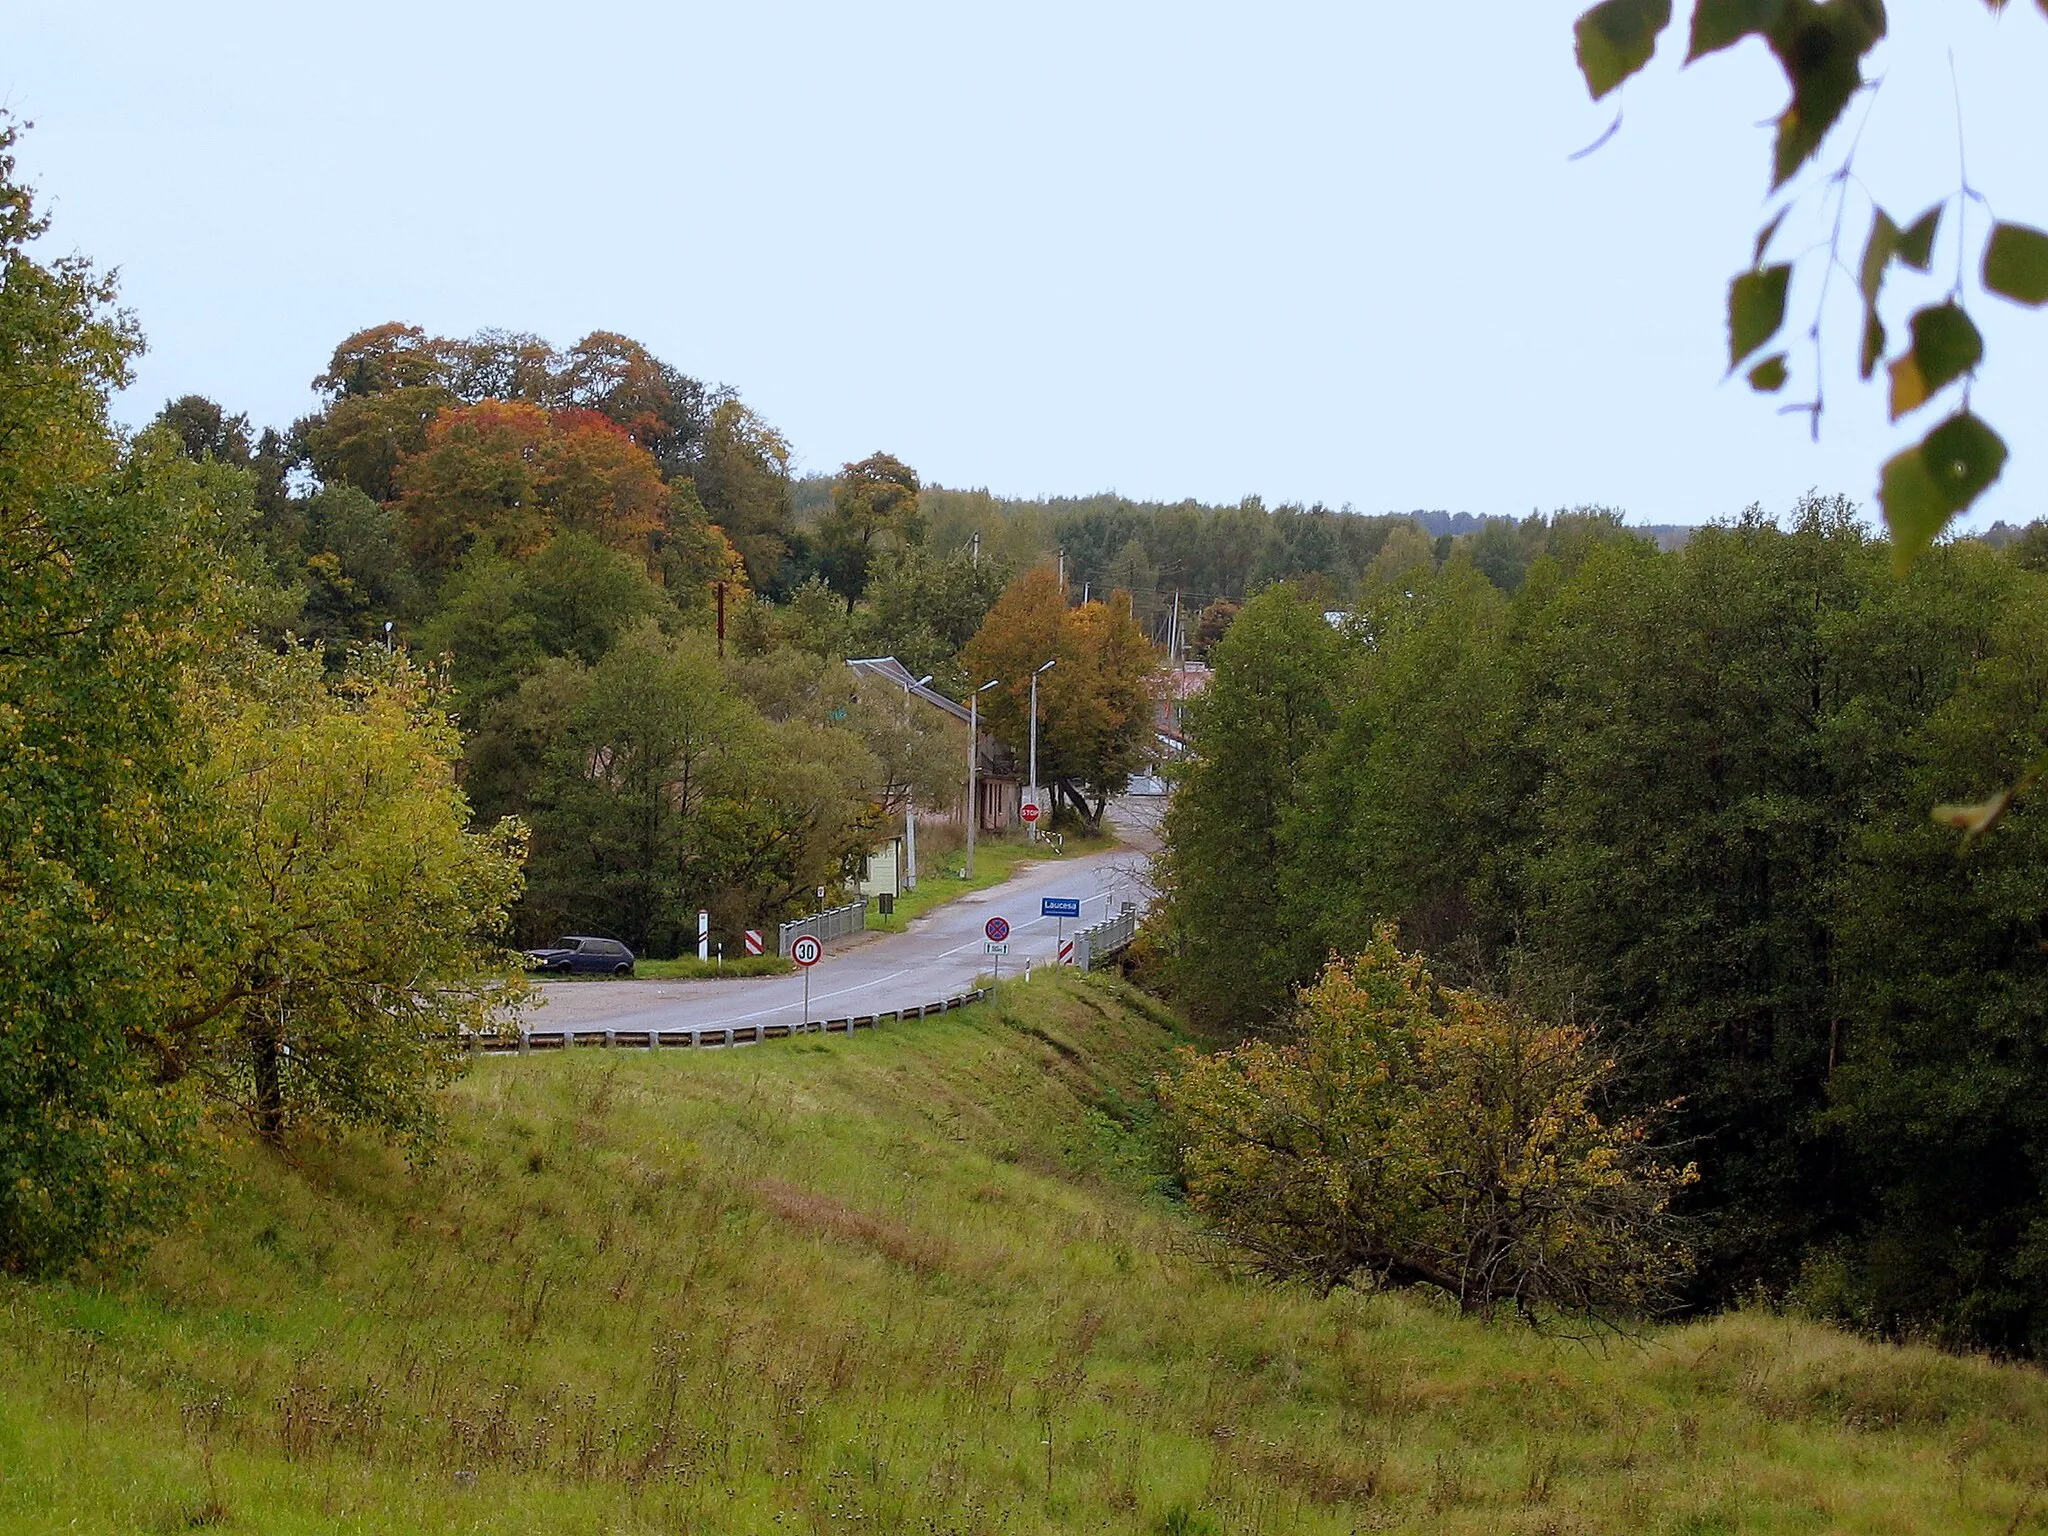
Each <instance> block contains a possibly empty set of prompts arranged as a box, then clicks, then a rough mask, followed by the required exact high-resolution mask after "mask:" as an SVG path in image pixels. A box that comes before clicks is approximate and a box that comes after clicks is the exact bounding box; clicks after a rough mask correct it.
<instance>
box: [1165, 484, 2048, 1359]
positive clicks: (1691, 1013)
mask: <svg viewBox="0 0 2048 1536" xmlns="http://www.w3.org/2000/svg"><path fill="white" fill-rule="evenodd" d="M2041 545H2042V541H2041V540H2040V539H2038V538H2035V537H2031V536H2030V537H2025V538H2021V539H2018V540H2016V541H2013V542H2011V543H2010V544H2008V546H2007V547H2006V548H2005V549H2003V550H1994V549H1993V548H1991V547H1989V546H1988V545H1986V544H1984V543H1982V542H1976V541H1969V542H1958V543H1954V544H1950V545H1946V546H1942V547H1939V548H1937V549H1935V550H1934V551H1932V552H1931V553H1929V554H1927V555H1926V556H1924V557H1923V558H1922V559H1921V560H1920V561H1919V562H1918V563H1917V564H1916V565H1915V566H1914V567H1913V568H1912V569H1911V571H1910V573H1908V574H1906V575H1904V576H1900V575H1898V574H1896V573H1895V570H1894V564H1893V555H1892V551H1891V549H1890V548H1889V546H1887V545H1886V544H1884V543H1883V542H1882V541H1879V540H1875V539H1873V538H1872V537H1870V536H1869V535H1868V533H1867V532H1866V531H1865V530H1864V528H1863V527H1862V526H1861V525H1860V524H1859V523H1858V521H1857V520H1856V519H1855V517H1854V516H1853V509H1852V508H1850V507H1849V506H1848V505H1846V504H1845V503H1843V502H1841V501H1838V500H1837V501H1827V500H1814V501H1809V502H1808V503H1806V504H1804V505H1803V506H1802V508H1801V509H1800V511H1799V514H1798V516H1797V517H1796V518H1795V519H1793V520H1792V522H1791V524H1790V525H1789V526H1787V527H1784V528H1780V527H1779V526H1777V525H1775V524H1773V523H1771V522H1769V521H1767V520H1764V519H1762V518H1761V517H1758V516H1755V515H1752V516H1750V517H1747V518H1745V519H1743V520H1741V521H1740V522H1737V523H1735V524H1733V525H1730V526H1723V527H1716V528H1710V529H1705V530H1702V531H1701V532H1699V533H1698V534H1697V535H1696V536H1695V537H1694V538H1693V539H1692V540H1691V541H1690V542H1689V543H1688V544H1687V546H1686V547H1685V548H1684V549H1683V550H1682V551H1681V552H1678V553H1672V554H1663V553H1659V552H1658V551H1657V550H1656V549H1654V548H1653V547H1651V546H1650V545H1648V544H1646V543H1645V542H1643V541H1641V540H1638V539H1635V538H1630V537H1626V536H1622V535H1620V534H1619V532H1618V531H1610V536H1604V537H1589V538H1584V539H1580V540H1577V541H1566V542H1565V543H1564V544H1562V545H1560V546H1559V547H1556V548H1554V549H1552V550H1551V551H1548V552H1546V553H1545V554H1543V555H1542V556H1541V557H1540V558H1538V559H1537V560H1535V561H1534V562H1533V563H1532V564H1531V565H1530V566H1529V567H1528V568H1527V569H1526V571H1525V572H1524V574H1523V576H1522V578H1521V579H1520V580H1519V581H1516V582H1514V583H1512V584H1510V585H1511V586H1512V590H1504V588H1503V584H1502V583H1500V582H1498V581H1497V580H1495V579H1490V578H1489V576H1488V574H1487V573H1486V572H1485V571H1484V570H1483V569H1482V567H1481V564H1480V561H1479V559H1478V558H1477V556H1478V550H1477V548H1476V546H1475V547H1474V548H1472V549H1470V550H1469V551H1465V552H1461V553H1460V554H1458V555H1457V556H1456V557H1454V558H1452V559H1451V560H1449V561H1448V562H1447V563H1446V564H1444V565H1443V566H1442V567H1441V568H1440V569H1437V570H1433V571H1431V570H1423V569H1421V568H1417V569H1416V570H1415V571H1413V572H1411V573H1410V574H1409V575H1408V576H1406V577H1404V579H1403V580H1402V581H1400V582H1397V583H1382V584H1378V585H1377V586H1375V587H1374V588H1373V589H1372V590H1371V591H1369V592H1367V593H1366V594H1365V598H1364V601H1363V602H1361V604H1360V606H1359V608H1358V610H1357V612H1356V614H1355V616H1354V617H1353V618H1352V619H1351V620H1350V621H1348V622H1346V623H1344V624H1342V625H1340V626H1333V625H1332V624H1331V623H1330V622H1328V621H1326V618H1325V615H1324V612H1323V610H1322V606H1321V603H1320V600H1319V599H1314V598H1305V597H1304V596H1303V594H1301V593H1300V592H1298V591H1296V590H1295V589H1293V588H1291V587H1289V586H1286V585H1276V586H1272V587H1269V588H1267V589H1265V590H1264V591H1262V592H1260V593H1259V594H1258V595H1256V596H1255V597H1254V598H1253V599H1252V601H1251V602H1250V604H1249V605H1248V606H1247V607H1246V608H1245V610H1244V612H1243V613H1242V615H1241V616H1240V617H1239V618H1238V619H1237V621H1236V623H1235V624H1234V625H1233V626H1232V627H1231V629H1230V631H1229V633H1228V634H1227V636H1225V637H1224V639H1223V640H1222V641H1221V643H1220V644H1218V645H1217V646H1216V648H1215V651H1214V665H1215V669H1216V670H1215V678H1214V682H1213V685H1212V686H1211V688H1210V690H1209V692H1208V694H1207V696H1206V697H1205V698H1203V699H1202V700H1200V701H1199V702H1198V703H1197V704H1196V705H1195V706H1194V707H1193V709H1192V711H1191V721H1190V729H1191V732H1192V739H1193V743H1194V751H1193V754H1192V757H1191V759H1190V760H1189V762H1188V763H1187V764H1186V766H1185V768H1184V770H1183V775H1182V780H1181V783H1180V786H1179V789H1178V791H1177V794H1176V797H1175V800H1174V802H1173V806H1172V809H1171V812H1170V815H1169V818H1168V851H1167V855H1166V858H1165V860H1164V865H1163V877H1162V878H1163V888H1164V891H1165V902H1164V904H1163V908H1162V910H1161V912H1160V914H1159V916H1158V919H1157V921H1156V924H1155V928H1154V943H1155V946H1156V949H1155V955H1156V964H1157V966H1158V969H1159V972H1160V974H1161V975H1162V977H1163V978H1164V979H1165V981H1166V983H1167V984H1168V985H1169V986H1170V988H1171V990H1172V991H1173V993H1174V995H1175V996H1176V997H1177V998H1178V999H1179V1000H1180V1001H1181V1003H1182V1004H1183V1005H1184V1006H1185V1007H1186V1008H1187V1009H1188V1010H1190V1011H1191V1012H1192V1013H1194V1014H1196V1015H1198V1016H1200V1017H1201V1018H1202V1019H1203V1020H1204V1021H1205V1022H1207V1023H1208V1024H1209V1025H1210V1026H1212V1027H1214V1028H1218V1029H1221V1030H1224V1031H1228V1032H1252V1033H1255V1034H1256V1033H1260V1032H1263V1031H1267V1030H1278V1031H1279V1032H1280V1033H1281V1034H1283V1035H1284V1034H1285V1033H1286V1028H1285V1021H1286V1019H1287V1018H1288V1016H1289V1014H1290V1011H1291V1009H1292V1007H1293V1004H1294V997H1295V992H1296V989H1297V988H1299V987H1302V986H1305V985H1307V984H1308V983H1310V982H1311V981H1313V980H1314V979H1315V978H1316V977H1317V975H1318V973H1319V972H1320V971H1321V969H1322V967H1323V965H1324V962H1325V960H1326V959H1327V957H1328V956H1330V955H1331V954H1333V953H1337V954H1352V953H1355V952H1357V951H1358V950H1359V949H1360V948H1361V947H1362V946H1363V945H1364V943H1365V941H1366V938H1367V937H1368V936H1369V935H1370V934H1371V933H1372V932H1373V929H1374V925H1375V924H1376V923H1378V922H1381V921H1389V920H1390V921H1393V922H1395V923H1397V924H1398V927H1399V932H1400V935H1401V939H1402V942H1403V943H1404V945H1406V946H1407V947H1409V948H1412V949H1416V950H1419V951H1423V952H1426V953H1427V954H1428V956H1429V957H1430V963H1431V964H1432V966H1433V967H1434V968H1435V970H1436V971H1437V972H1438V973H1439V974H1442V975H1444V976H1446V977H1448V978H1451V979H1452V980H1455V981H1457V982H1459V983H1461V984H1463V985H1468V986H1477V987H1479V988H1480V989H1481V990H1482V991H1485V992H1487V993H1489V994H1491V995H1503V996H1507V997H1509V998H1511V999H1514V1000H1515V1001H1516V1002H1517V1005H1518V1006H1520V1007H1523V1008H1526V1009H1528V1010H1530V1011H1532V1012H1533V1013H1534V1014H1535V1015H1536V1016H1538V1017H1543V1018H1551V1019H1571V1020H1575V1021H1576V1022H1577V1023H1578V1024H1579V1025H1582V1026H1589V1027H1592V1028H1594V1029H1595V1030H1596V1031H1597V1033H1598V1036H1599V1038H1600V1040H1601V1042H1602V1048H1603V1049H1604V1050H1606V1051H1607V1052H1609V1053H1611V1054H1612V1055H1613V1056H1614V1058H1615V1060H1616V1062H1617V1069H1616V1073H1615V1075H1614V1077H1613V1078H1612V1079H1611V1080H1610V1082H1609V1083H1608V1085H1607V1087H1606V1089H1605V1092H1606V1094H1607V1096H1608V1102H1609V1103H1610V1106H1611V1107H1612V1108H1613V1109H1614V1111H1615V1112H1616V1113H1619V1114H1632V1115H1649V1116H1652V1117H1653V1118H1655V1119H1657V1120H1658V1121H1659V1124H1660V1127H1661V1128H1660V1131H1659V1134H1660V1135H1661V1136H1662V1137H1664V1138H1665V1140H1666V1144H1667V1145H1668V1146H1669V1147H1671V1148H1672V1149H1674V1151H1676V1152H1677V1153H1678V1154H1680V1155H1682V1156H1683V1157H1684V1158H1685V1159H1687V1160H1691V1161H1695V1162H1696V1163H1697V1166H1698V1170H1699V1175H1700V1176H1699V1179H1698V1182H1697V1183H1695V1184H1693V1185H1691V1186H1690V1187H1688V1188H1686V1189H1684V1190H1683V1191H1682V1192H1681V1193H1680V1194H1679V1196H1678V1199H1677V1209H1678V1210H1679V1211H1680V1212H1681V1213H1682V1214H1683V1215H1684V1216H1685V1217H1686V1218H1687V1220H1688V1221H1689V1223H1690V1224H1691V1229H1692V1243H1693V1247H1694V1249H1695V1251H1696V1254H1697V1258H1698V1261H1699V1264H1698V1269H1697V1272H1696V1274H1695V1276H1694V1278H1693V1280H1692V1282H1691V1285H1692V1291H1691V1296H1692V1300H1693V1301H1694V1302H1695V1303H1698V1304H1708V1305H1711V1304H1725V1303H1732V1302H1735V1301H1738V1300H1740V1299H1742V1298H1744V1297H1746V1296H1748V1295H1750V1294H1752V1293H1753V1292H1755V1291H1757V1290H1758V1289H1759V1288H1761V1290H1762V1291H1763V1292H1765V1293H1767V1294H1770V1295H1775V1296H1779V1297H1783V1296H1787V1295H1792V1296H1796V1297H1798V1298H1800V1299H1802V1300H1803V1301H1804V1302H1805V1303H1806V1304H1808V1305H1811V1306H1813V1307H1815V1308H1817V1309H1819V1310H1822V1311H1824V1312H1827V1313H1829V1314H1831V1315H1835V1316H1839V1317H1843V1318H1845V1319H1849V1320H1851V1321H1854V1322H1856V1323H1858V1324H1861V1325H1866V1326H1873V1327H1878V1328H1883V1329H1887V1330H1892V1331H1896V1332H1922V1333H1928V1334H1932V1335H1936V1336H1939V1337H1941V1338H1943V1339H1946V1340H1948V1341H1950V1342H1955V1343H1968V1344H1977V1345H1985V1346H1990V1347H1993V1348H1997V1349H2001V1350H2007V1351H2014V1352H2023V1353H2031V1354H2035V1355H2039V1354H2041V1353H2043V1352H2044V1351H2048V1283H2044V1282H2048V1033H2044V1030H2043V1020H2044V1019H2048V945H2044V940H2048V861H2044V853H2048V847H2044V841H2043V839H2044V833H2043V823H2042V821H2041V819H2040V815H2039V812H2038V811H2037V810H2036V809H2034V808H2033V807H2031V806H2030V805H2029V804H2028V803H2027V802H2025V801H2022V803H2021V804H2020V806H2019V807H2018V808H2017V809H2016V810H2015V811H2014V812H2013V813H2012V814H2011V815H2010V816H2009V817H2008V818H2007V819H2006V820H2005V821H2004V822H2003V823H2001V824H2000V825H1999V826H1997V827H1996V828H1994V829H1993V830H1992V832H1991V833H1990V834H1988V835H1986V836H1985V837H1983V838H1982V839H1980V840H1979V841H1977V842H1976V843H1975V844H1973V845H1971V846H1970V847H1968V848H1967V849H1966V850H1960V849H1959V839H1958V836H1957V834H1956V832H1955V831H1954V830H1953V829H1952V828H1949V827H1946V826H1942V825H1937V824H1936V823H1935V822H1934V821H1933V820H1932V819H1931V818H1930V815H1929V811H1930V808H1931V807H1932V806H1934V805H1935V804H1936V803H1937V802H1942V801H1959V800H1971V799H1975V798H1977V797H1978V796H1981V795H1982V794H1984V793H1985V792H1987V791H1988V790H1990V789H1993V788H1996V787H1997V786H1998V785H2001V784H2006V783H2010V782H2012V781H2013V779H2014V778H2015V776H2016V775H2017V774H2018V773H2019V772H2020V770H2021V769H2022V768H2023V767H2024V766H2025V764H2026V763H2028V762H2029V761H2030V760H2031V759H2032V758H2034V757H2035V756H2036V755H2037V754H2038V753H2039V752H2040V751H2041V749H2042V746H2043V730H2044V716H2043V704H2044V701H2048V574H2044V566H2048V562H2044V561H2043V559H2042V558H2041V556H2042V554H2043V553H2044V550H2043V549H2042V547H2041Z"/></svg>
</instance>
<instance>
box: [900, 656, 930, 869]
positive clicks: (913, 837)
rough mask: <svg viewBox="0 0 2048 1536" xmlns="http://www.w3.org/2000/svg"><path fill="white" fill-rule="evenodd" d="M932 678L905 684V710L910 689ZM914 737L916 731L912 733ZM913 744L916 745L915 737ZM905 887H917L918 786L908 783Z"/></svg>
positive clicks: (906, 797) (904, 861)
mask: <svg viewBox="0 0 2048 1536" xmlns="http://www.w3.org/2000/svg"><path fill="white" fill-rule="evenodd" d="M931 680H932V675H931V673H929V672H927V673H925V675H924V676H923V677H920V678H919V679H918V680H917V681H916V682H914V683H905V684H904V685H903V712H904V713H905V714H906V715H907V714H909V713H910V690H911V689H913V688H922V687H924V685H925V684H926V683H929V682H930V681H931ZM912 735H913V738H914V736H915V733H914V732H913V733H912ZM911 745H913V746H915V745H916V741H915V740H914V739H913V741H912V743H911ZM903 889H905V890H906V891H914V890H916V889H917V786H916V785H914V784H911V785H906V786H905V787H904V790H903Z"/></svg>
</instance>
